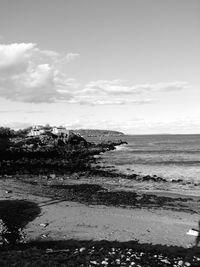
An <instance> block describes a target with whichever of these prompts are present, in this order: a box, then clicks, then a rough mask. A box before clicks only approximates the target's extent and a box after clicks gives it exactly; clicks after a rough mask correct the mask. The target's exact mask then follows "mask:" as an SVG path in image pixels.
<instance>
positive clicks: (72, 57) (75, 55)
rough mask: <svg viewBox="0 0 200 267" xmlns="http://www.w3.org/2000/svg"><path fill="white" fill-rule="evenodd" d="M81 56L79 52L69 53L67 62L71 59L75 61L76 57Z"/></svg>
mask: <svg viewBox="0 0 200 267" xmlns="http://www.w3.org/2000/svg"><path fill="white" fill-rule="evenodd" d="M79 56H80V54H77V53H68V54H67V55H66V60H67V62H70V61H73V60H75V59H76V58H78V57H79Z"/></svg>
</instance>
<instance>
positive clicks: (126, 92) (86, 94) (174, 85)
mask: <svg viewBox="0 0 200 267" xmlns="http://www.w3.org/2000/svg"><path fill="white" fill-rule="evenodd" d="M186 88H188V84H187V83H186V82H171V83H157V84H136V85H134V84H130V82H125V81H122V80H110V81H109V80H98V81H91V82H89V83H88V84H86V85H85V86H84V88H81V89H78V90H76V91H74V94H73V98H72V99H71V100H69V102H70V103H79V104H90V105H123V104H136V105H141V104H149V103H151V102H154V101H156V100H155V99H154V98H152V96H153V93H155V92H173V91H180V90H184V89H186ZM149 94H151V97H149Z"/></svg>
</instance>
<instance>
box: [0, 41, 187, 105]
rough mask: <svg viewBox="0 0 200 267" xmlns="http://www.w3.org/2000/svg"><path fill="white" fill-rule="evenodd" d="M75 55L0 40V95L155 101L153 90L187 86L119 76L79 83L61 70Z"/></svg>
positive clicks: (50, 99)
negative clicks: (5, 42) (82, 84)
mask: <svg viewBox="0 0 200 267" xmlns="http://www.w3.org/2000/svg"><path fill="white" fill-rule="evenodd" d="M77 57H79V54H77V53H67V54H60V53H58V52H56V51H52V50H44V49H40V48H38V47H37V45H36V44H34V43H13V44H0V96H1V97H3V98H6V99H9V100H12V101H18V102H27V103H55V102H65V103H69V104H81V105H123V104H133V105H141V104H149V103H151V102H152V101H155V99H154V97H152V96H153V93H155V92H173V91H180V90H183V89H186V88H188V84H187V83H186V82H179V81H178V82H171V83H157V84H136V85H135V84H131V83H130V82H127V81H122V80H97V81H91V82H88V83H87V84H86V85H84V86H81V85H80V84H79V82H77V81H76V80H74V79H73V78H71V77H68V75H67V74H66V73H65V72H64V71H63V69H65V68H63V66H64V65H65V64H69V63H70V62H71V61H73V60H75V59H76V58H77ZM150 93H151V96H149V94H150Z"/></svg>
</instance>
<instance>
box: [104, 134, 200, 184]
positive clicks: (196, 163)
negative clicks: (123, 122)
mask: <svg viewBox="0 0 200 267" xmlns="http://www.w3.org/2000/svg"><path fill="white" fill-rule="evenodd" d="M122 139H123V140H124V141H127V142H128V144H127V145H122V146H118V147H117V149H116V150H114V151H109V152H106V153H104V154H103V155H101V160H102V162H104V163H105V164H106V165H113V166H115V168H117V169H118V170H119V171H121V172H123V173H127V174H131V173H133V172H134V173H138V174H141V175H157V176H160V177H163V178H166V179H167V180H172V179H182V180H184V181H191V182H192V183H200V135H125V136H123V138H122Z"/></svg>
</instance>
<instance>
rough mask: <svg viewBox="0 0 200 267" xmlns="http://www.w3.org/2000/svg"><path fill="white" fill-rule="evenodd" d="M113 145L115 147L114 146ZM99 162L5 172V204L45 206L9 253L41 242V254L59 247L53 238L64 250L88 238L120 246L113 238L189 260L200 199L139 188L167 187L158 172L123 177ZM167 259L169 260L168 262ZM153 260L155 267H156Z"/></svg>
mask: <svg viewBox="0 0 200 267" xmlns="http://www.w3.org/2000/svg"><path fill="white" fill-rule="evenodd" d="M109 145H111V144H109ZM106 146H107V144H106ZM106 146H105V147H104V148H103V149H102V147H101V149H99V150H95V151H94V150H93V151H92V154H90V155H89V157H88V158H87V160H88V159H89V160H92V162H93V156H94V155H96V154H99V153H102V152H105V151H108V148H107V147H106ZM110 148H112V149H114V148H113V144H112V145H111V146H110ZM97 152H98V153H97ZM91 157H92V158H91ZM94 158H95V157H94ZM87 160H86V161H87ZM92 164H94V163H92ZM95 166H96V167H94V166H92V167H90V168H89V169H87V168H86V169H85V170H84V171H83V170H79V171H78V172H68V173H66V174H62V172H61V173H53V174H45V175H43V174H37V175H36V174H26V175H22V174H15V175H10V174H9V175H3V176H1V179H0V188H1V189H0V196H1V202H0V203H2V201H8V202H9V201H11V202H12V201H16V200H23V201H31V202H33V203H35V204H36V205H38V207H39V208H40V209H41V211H40V214H38V216H37V218H36V219H34V220H33V221H27V222H26V223H25V226H24V228H23V233H24V238H23V240H21V241H23V243H22V244H21V243H18V244H17V245H15V246H14V247H13V248H12V246H11V247H9V246H7V248H6V247H5V251H10V252H11V251H12V249H14V251H17V250H19V249H21V250H22V251H23V250H27V249H32V248H33V247H34V246H36V247H37V249H38V250H39V251H40V249H41V247H43V248H42V251H40V252H39V253H41V255H43V254H45V255H47V254H48V253H47V252H46V249H47V248H49V249H50V248H51V249H53V250H55V248H52V246H53V244H54V242H57V247H59V244H62V242H65V245H64V247H65V249H67V248H68V247H70V243H72V244H74V243H73V242H75V244H76V245H75V247H76V249H77V247H79V246H80V245H81V244H83V243H84V242H85V243H84V244H87V245H85V246H92V245H94V244H102V242H103V241H102V240H106V242H108V243H106V246H108V247H109V248H112V249H113V246H114V247H115V246H116V244H115V243H113V242H116V241H117V242H118V245H117V246H122V250H124V249H125V248H126V247H127V246H130V244H129V242H132V243H131V246H132V249H134V248H135V249H136V248H137V249H139V251H140V253H144V254H145V253H147V251H149V250H151V253H152V254H151V255H152V258H153V257H154V256H153V253H154V255H155V253H158V254H159V253H161V251H162V250H163V246H165V251H166V253H167V254H168V255H170V253H171V252H169V251H173V253H174V254H173V253H172V254H173V261H175V259H176V258H177V257H179V256H178V255H179V252H180V250H181V251H182V256H181V257H180V259H184V255H185V254H184V253H186V251H185V249H186V248H187V247H188V245H189V244H190V243H191V242H193V241H194V238H191V237H189V236H187V235H186V232H187V230H189V228H192V227H193V228H195V227H196V226H197V224H198V220H199V207H198V206H199V201H200V197H197V196H188V195H187V194H185V195H184V194H175V193H173V192H169V191H167V192H166V191H160V192H159V191H155V192H150V191H148V190H147V191H145V190H144V188H143V189H141V188H140V186H141V185H144V184H145V183H146V185H147V186H150V185H151V183H154V184H165V185H167V184H168V183H169V182H167V181H165V180H162V178H160V179H158V180H157V179H156V178H157V177H155V176H154V177H153V176H145V177H143V176H141V175H137V174H133V175H124V174H121V173H117V172H115V171H112V170H110V169H109V168H107V169H106V168H101V167H100V168H99V167H98V164H96V165H95ZM129 182H131V183H132V186H131V187H130V183H129ZM127 183H128V184H129V186H128V185H127ZM177 183H179V184H180V182H177ZM139 188H140V189H139ZM11 202H10V203H11ZM0 206H1V205H0ZM0 211H1V210H0ZM9 216H11V217H10V220H11V221H12V220H13V221H14V217H13V216H17V214H9ZM70 240H73V242H72V241H70ZM91 240H92V241H91ZM95 242H97V243H95ZM98 242H99V243H98ZM124 242H125V243H124ZM126 242H128V243H126ZM36 244H37V245H36ZM45 244H46V245H45ZM144 244H146V245H144ZM95 246H96V245H95ZM98 246H101V245H98ZM155 246H158V248H156V247H155ZM62 249H63V248H62ZM95 249H96V248H95ZM156 249H158V251H157V250H156ZM70 251H71V250H70ZM94 251H95V250H94ZM96 251H98V249H96ZM156 251H157V252H156ZM183 251H184V253H183ZM108 252H109V249H108ZM3 253H4V252H3ZM5 253H7V252H5ZM70 253H71V252H70ZM195 253H196V252H195ZM198 253H199V252H198ZM161 254H162V253H161ZM3 255H4V256H5V254H3ZM14 255H15V256H16V255H17V252H16V253H14ZM195 255H196V254H195ZM79 256H81V255H79ZM127 257H128V256H127ZM148 257H150V255H148ZM166 257H167V256H165V260H168V261H169V259H168V258H166ZM139 258H142V257H139ZM161 258H162V257H161ZM192 259H193V260H194V258H192ZM7 260H8V261H9V259H8V258H7ZM75 262H76V261H75ZM74 264H76V263H74ZM153 264H154V263H152V265H151V266H155V265H153ZM2 266H3V265H2ZM72 266H76V265H72ZM83 266H84V265H83ZM91 266H92V265H91ZM99 266H106V264H105V265H103V264H101V265H99ZM111 266H112V265H111ZM113 266H115V265H113ZM124 266H128V265H124ZM161 266H165V265H161ZM194 266H198V265H194Z"/></svg>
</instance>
